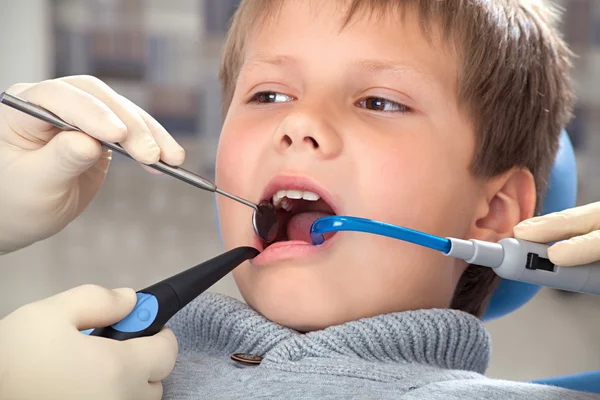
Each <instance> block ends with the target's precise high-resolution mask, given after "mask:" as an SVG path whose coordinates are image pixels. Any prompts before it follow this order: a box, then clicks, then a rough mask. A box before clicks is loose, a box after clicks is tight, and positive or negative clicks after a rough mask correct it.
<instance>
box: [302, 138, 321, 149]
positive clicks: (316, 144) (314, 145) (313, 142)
mask: <svg viewBox="0 0 600 400" xmlns="http://www.w3.org/2000/svg"><path fill="white" fill-rule="evenodd" d="M304 141H305V142H307V143H310V144H312V147H313V148H315V149H318V148H319V143H317V141H316V140H315V138H313V137H310V136H307V137H305V138H304Z"/></svg>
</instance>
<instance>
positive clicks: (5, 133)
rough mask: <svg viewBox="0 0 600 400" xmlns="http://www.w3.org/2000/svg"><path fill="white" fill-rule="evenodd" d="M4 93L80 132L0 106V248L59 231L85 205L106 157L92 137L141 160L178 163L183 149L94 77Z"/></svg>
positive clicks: (96, 186)
mask: <svg viewBox="0 0 600 400" xmlns="http://www.w3.org/2000/svg"><path fill="white" fill-rule="evenodd" d="M7 92H8V93H10V94H13V95H17V96H19V97H21V98H24V99H25V100H28V101H30V102H32V103H34V104H37V105H40V106H42V107H44V108H46V109H48V110H49V111H51V112H53V113H55V114H57V115H58V116H59V117H61V118H62V119H64V120H65V121H66V122H68V123H70V124H72V125H75V126H77V127H78V128H79V129H81V130H83V131H84V132H86V133H87V134H84V133H81V132H61V131H60V130H59V129H57V128H55V127H54V126H52V125H50V124H47V123H45V122H43V121H40V120H38V119H36V118H33V117H31V116H29V115H26V114H24V113H22V112H19V111H16V110H14V109H12V108H10V107H7V106H5V105H3V104H0V188H2V195H1V196H0V215H2V217H1V218H0V254H2V253H7V252H10V251H15V250H18V249H19V248H22V247H25V246H28V245H30V244H32V243H34V242H37V241H39V240H42V239H45V238H47V237H49V236H51V235H53V234H55V233H57V232H59V231H60V230H62V229H63V228H64V227H65V226H66V225H67V224H68V223H69V222H71V221H72V220H73V219H74V218H75V217H77V216H78V215H79V214H81V212H82V211H83V210H84V209H85V208H86V207H87V205H88V204H89V203H90V201H91V200H92V199H93V198H94V196H95V195H96V193H97V192H98V190H99V189H100V186H101V185H102V183H103V182H104V178H105V175H106V172H107V169H108V165H109V162H110V158H111V153H110V151H103V149H102V147H101V145H100V143H99V142H98V141H97V140H95V139H94V138H96V139H99V140H104V141H106V142H118V143H121V145H122V146H123V147H124V148H125V150H127V152H128V153H129V154H130V155H131V156H133V157H134V158H135V159H136V160H137V161H139V162H140V163H143V164H152V163H155V162H156V161H158V160H159V159H162V160H163V161H165V162H166V163H167V164H170V165H173V166H178V165H181V164H182V163H183V161H184V158H185V153H184V150H183V148H181V146H179V145H178V144H177V142H175V140H174V139H173V138H172V137H171V136H170V135H169V134H168V133H167V131H166V130H165V129H164V128H163V127H162V126H161V125H160V124H159V123H158V122H157V121H156V120H154V119H153V118H152V117H151V116H150V115H148V114H147V113H146V112H145V111H143V110H142V109H141V108H139V107H138V106H136V105H135V104H133V103H132V102H131V101H129V100H127V99H126V98H124V97H122V96H120V95H119V94H117V93H116V92H115V91H113V90H112V89H111V88H110V87H108V86H107V85H106V84H104V83H103V82H101V81H100V80H98V79H96V78H93V77H90V76H71V77H65V78H60V79H54V80H48V81H44V82H41V83H36V84H17V85H14V86H12V87H11V88H10V89H8V90H7ZM144 168H146V169H148V170H150V169H149V168H148V167H144ZM150 171H153V170H150Z"/></svg>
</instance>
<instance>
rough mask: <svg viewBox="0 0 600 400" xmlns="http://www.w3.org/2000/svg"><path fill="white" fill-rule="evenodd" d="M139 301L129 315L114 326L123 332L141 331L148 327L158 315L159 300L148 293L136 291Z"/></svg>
mask: <svg viewBox="0 0 600 400" xmlns="http://www.w3.org/2000/svg"><path fill="white" fill-rule="evenodd" d="M136 296H137V303H136V305H135V307H134V308H133V310H132V311H131V312H130V313H129V315H128V316H126V317H125V318H123V319H122V320H121V321H119V322H117V323H116V324H114V325H113V326H112V328H113V329H114V330H117V331H121V332H141V331H143V330H144V329H146V328H148V327H149V326H150V325H152V323H153V322H154V320H155V319H156V316H157V315H158V300H157V299H156V297H154V296H153V295H151V294H148V293H139V292H138V293H136Z"/></svg>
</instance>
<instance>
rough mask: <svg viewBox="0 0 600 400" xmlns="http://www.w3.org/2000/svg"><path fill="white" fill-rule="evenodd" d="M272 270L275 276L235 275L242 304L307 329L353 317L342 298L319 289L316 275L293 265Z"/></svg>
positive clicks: (321, 326) (282, 321) (278, 319)
mask: <svg viewBox="0 0 600 400" xmlns="http://www.w3.org/2000/svg"><path fill="white" fill-rule="evenodd" d="M286 269H287V270H288V271H286ZM276 272H277V273H276V274H273V275H276V276H273V275H272V276H270V277H267V276H261V277H260V279H253V280H252V281H250V282H248V281H245V279H243V278H240V277H239V275H236V282H237V283H238V287H239V289H240V292H241V293H242V296H243V298H244V300H245V301H246V303H248V305H249V306H250V307H252V308H253V309H255V310H256V311H257V312H258V313H260V314H261V315H263V316H264V317H265V318H267V319H269V320H270V321H273V322H275V323H277V324H279V325H282V326H285V327H287V328H290V329H294V330H296V331H299V332H311V331H317V330H322V329H325V328H327V327H330V326H335V325H340V324H343V323H345V322H348V321H351V320H353V319H356V318H355V316H353V315H349V313H348V305H347V303H346V302H344V299H343V298H341V297H340V296H336V295H335V293H331V292H330V293H327V292H326V291H324V290H322V288H321V287H320V286H322V284H321V285H320V284H319V283H318V282H315V281H316V279H315V278H316V277H314V276H312V277H310V276H306V274H298V273H297V272H298V270H294V267H289V268H286V267H282V266H279V268H277V271H276ZM286 272H287V273H286ZM286 275H287V276H286ZM299 275H304V276H299ZM254 278H256V277H254ZM311 278H313V279H311ZM311 281H313V282H311ZM246 282H247V284H246ZM344 304H346V305H345V306H344Z"/></svg>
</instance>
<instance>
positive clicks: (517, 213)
mask: <svg viewBox="0 0 600 400" xmlns="http://www.w3.org/2000/svg"><path fill="white" fill-rule="evenodd" d="M483 185H484V190H483V193H484V196H482V199H481V203H480V204H481V206H480V207H479V210H481V211H479V210H478V214H477V215H475V221H474V224H473V227H472V229H471V231H472V232H471V234H472V236H471V237H472V238H474V239H480V240H487V241H492V242H496V241H498V240H500V239H502V238H506V237H511V236H512V232H513V228H514V226H515V225H517V224H518V223H519V222H521V221H523V220H525V219H528V218H531V217H532V216H533V213H534V210H535V202H536V189H535V182H534V179H533V175H532V174H531V172H530V171H529V170H528V169H522V168H513V169H511V170H510V171H507V172H505V173H504V174H502V175H499V176H497V177H494V178H491V179H489V180H487V181H486V182H484V183H483Z"/></svg>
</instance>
